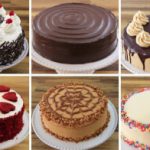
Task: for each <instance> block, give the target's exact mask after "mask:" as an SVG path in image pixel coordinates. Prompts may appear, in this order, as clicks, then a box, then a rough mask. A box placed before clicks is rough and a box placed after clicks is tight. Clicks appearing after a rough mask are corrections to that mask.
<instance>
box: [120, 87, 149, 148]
mask: <svg viewBox="0 0 150 150" xmlns="http://www.w3.org/2000/svg"><path fill="white" fill-rule="evenodd" d="M121 107H122V108H121V117H122V119H121V135H122V138H123V140H124V141H125V142H127V143H128V144H129V145H131V146H134V147H136V148H138V149H141V150H149V149H150V88H142V89H138V90H136V91H134V92H132V93H130V94H129V95H126V96H124V97H123V99H122V106H121Z"/></svg>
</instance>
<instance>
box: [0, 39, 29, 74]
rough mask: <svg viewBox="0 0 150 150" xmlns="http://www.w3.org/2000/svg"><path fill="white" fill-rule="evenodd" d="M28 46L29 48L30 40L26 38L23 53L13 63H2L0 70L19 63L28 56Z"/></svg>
mask: <svg viewBox="0 0 150 150" xmlns="http://www.w3.org/2000/svg"><path fill="white" fill-rule="evenodd" d="M28 48H29V46H28V41H27V39H24V50H23V51H22V53H21V55H20V56H19V57H18V58H17V59H16V60H15V61H13V62H12V64H7V65H0V72H2V71H3V70H6V69H9V68H11V67H13V66H16V65H17V64H19V63H20V62H21V61H22V60H23V59H24V58H25V57H26V56H27V54H28Z"/></svg>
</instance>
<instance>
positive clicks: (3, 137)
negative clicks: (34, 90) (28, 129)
mask: <svg viewBox="0 0 150 150" xmlns="http://www.w3.org/2000/svg"><path fill="white" fill-rule="evenodd" d="M23 113H24V104H23V99H22V97H21V96H20V95H19V94H18V93H17V92H16V91H14V90H13V89H10V88H9V87H7V86H3V85H0V143H1V142H5V141H8V140H11V139H13V138H14V137H15V136H16V135H17V134H18V133H19V132H20V131H21V130H22V128H23Z"/></svg>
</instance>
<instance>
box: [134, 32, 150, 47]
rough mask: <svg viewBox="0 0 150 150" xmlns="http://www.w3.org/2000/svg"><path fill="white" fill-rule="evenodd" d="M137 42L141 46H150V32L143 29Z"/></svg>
mask: <svg viewBox="0 0 150 150" xmlns="http://www.w3.org/2000/svg"><path fill="white" fill-rule="evenodd" d="M136 43H137V44H138V45H139V46H141V47H149V46H150V34H149V33H148V32H146V31H144V30H143V31H141V32H140V33H139V34H138V35H137V36H136Z"/></svg>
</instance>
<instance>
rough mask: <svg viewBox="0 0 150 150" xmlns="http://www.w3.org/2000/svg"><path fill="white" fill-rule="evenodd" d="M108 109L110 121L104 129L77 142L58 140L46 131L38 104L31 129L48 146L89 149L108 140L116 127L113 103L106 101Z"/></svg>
mask: <svg viewBox="0 0 150 150" xmlns="http://www.w3.org/2000/svg"><path fill="white" fill-rule="evenodd" d="M108 111H109V113H110V121H109V123H108V127H107V128H105V130H104V131H103V132H102V133H101V134H99V135H98V136H96V137H94V138H90V139H88V140H84V141H81V142H78V143H75V142H71V141H63V140H60V139H58V138H56V137H55V136H53V135H51V134H50V133H48V132H47V131H46V130H45V129H44V128H43V125H42V122H41V118H40V111H39V105H37V106H36V108H35V110H34V112H33V116H32V125H33V130H34V132H35V133H36V135H37V136H38V137H39V139H40V140H41V141H42V142H44V143H45V144H47V145H48V146H50V147H53V148H56V149H60V150H66V149H68V150H72V149H78V150H82V149H90V148H93V147H96V146H98V145H100V144H102V143H104V142H105V141H106V140H108V139H109V138H110V136H111V135H112V134H113V133H114V131H115V129H116V126H117V124H118V116H117V112H116V109H115V107H114V105H113V104H112V103H111V102H110V101H109V102H108ZM37 122H38V124H37Z"/></svg>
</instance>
